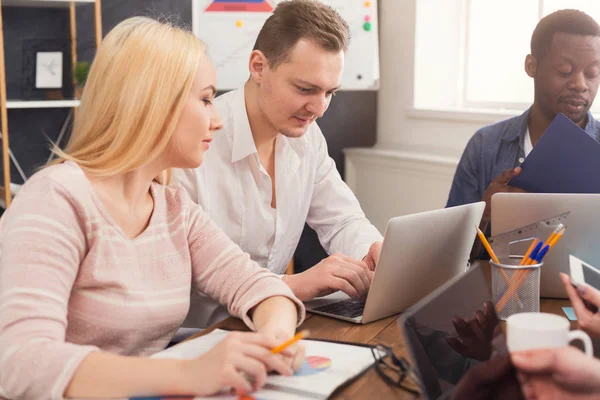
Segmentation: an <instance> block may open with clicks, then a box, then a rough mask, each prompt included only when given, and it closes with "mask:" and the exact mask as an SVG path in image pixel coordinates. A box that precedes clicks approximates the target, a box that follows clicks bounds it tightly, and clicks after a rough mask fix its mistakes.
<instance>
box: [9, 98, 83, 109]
mask: <svg viewBox="0 0 600 400" xmlns="http://www.w3.org/2000/svg"><path fill="white" fill-rule="evenodd" d="M79 103H80V102H79V100H8V101H7V102H6V108H8V109H9V110H10V109H20V108H73V107H79Z"/></svg>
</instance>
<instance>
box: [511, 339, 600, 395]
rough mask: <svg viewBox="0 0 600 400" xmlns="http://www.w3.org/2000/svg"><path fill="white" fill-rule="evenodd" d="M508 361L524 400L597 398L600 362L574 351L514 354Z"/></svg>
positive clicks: (599, 385) (564, 349)
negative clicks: (516, 373)
mask: <svg viewBox="0 0 600 400" xmlns="http://www.w3.org/2000/svg"><path fill="white" fill-rule="evenodd" d="M511 361H512V363H513V365H514V366H515V368H516V369H517V372H518V375H517V376H518V378H519V381H520V382H521V388H522V390H523V394H524V395H525V398H526V399H527V400H534V399H535V400H537V399H561V400H562V399H592V398H594V399H597V398H599V397H600V361H598V360H596V359H595V358H593V357H589V356H586V355H585V354H584V353H582V352H581V351H580V350H577V349H576V348H574V347H569V346H566V347H560V348H554V349H541V350H531V351H522V352H515V353H512V354H511Z"/></svg>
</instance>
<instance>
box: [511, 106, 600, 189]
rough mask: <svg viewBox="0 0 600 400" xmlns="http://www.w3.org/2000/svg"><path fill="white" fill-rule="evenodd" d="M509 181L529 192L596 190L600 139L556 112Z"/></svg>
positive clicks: (598, 187)
mask: <svg viewBox="0 0 600 400" xmlns="http://www.w3.org/2000/svg"><path fill="white" fill-rule="evenodd" d="M521 167H522V168H523V170H522V171H521V173H520V174H519V175H517V176H516V177H514V178H513V179H511V181H510V182H509V185H511V186H516V187H519V188H521V189H525V190H527V191H528V192H532V193H600V178H599V177H598V173H599V172H600V143H598V142H597V141H596V140H595V139H594V138H592V137H591V136H590V135H588V134H587V133H586V131H584V130H583V129H581V128H580V127H579V126H577V124H575V123H574V122H573V121H571V120H570V119H569V118H567V117H566V116H565V115H564V114H558V115H557V116H556V118H554V121H552V123H551V124H550V126H549V127H548V129H547V130H546V132H545V133H544V135H543V136H542V138H541V139H540V141H539V142H538V143H537V144H536V145H535V147H534V148H533V150H531V152H530V153H529V155H528V156H527V158H526V159H525V161H524V162H523V164H521Z"/></svg>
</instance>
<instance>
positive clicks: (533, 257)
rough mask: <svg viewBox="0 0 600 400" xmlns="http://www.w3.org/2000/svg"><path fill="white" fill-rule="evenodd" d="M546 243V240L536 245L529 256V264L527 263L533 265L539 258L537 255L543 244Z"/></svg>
mask: <svg viewBox="0 0 600 400" xmlns="http://www.w3.org/2000/svg"><path fill="white" fill-rule="evenodd" d="M543 245H544V242H542V241H540V242H539V243H538V244H537V246H535V249H533V251H532V252H531V255H530V256H529V260H527V264H525V265H532V264H533V263H534V262H535V260H537V256H538V254H539V252H540V251H541V250H542V246H543Z"/></svg>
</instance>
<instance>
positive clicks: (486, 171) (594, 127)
mask: <svg viewBox="0 0 600 400" xmlns="http://www.w3.org/2000/svg"><path fill="white" fill-rule="evenodd" d="M530 110H531V109H528V110H527V111H525V112H524V113H523V114H522V115H520V116H518V117H513V118H509V119H507V120H504V121H500V122H498V123H495V124H493V125H488V126H485V127H483V128H481V129H479V130H478V131H477V132H475V135H473V137H472V138H471V140H469V143H467V147H466V148H465V151H464V153H463V155H462V157H461V158H460V162H459V163H458V166H457V167H456V173H455V174H454V180H453V181H452V187H451V188H450V195H449V196H448V202H447V203H446V207H451V206H458V205H462V204H467V203H473V202H476V201H480V200H481V198H482V197H483V192H484V191H485V189H487V187H488V186H489V184H490V183H491V182H492V181H493V180H494V178H496V177H497V176H498V175H500V174H501V173H502V172H504V171H505V170H507V169H511V168H516V167H518V166H520V165H521V164H522V163H523V161H525V151H524V144H523V143H524V139H525V133H526V132H527V122H528V120H529V112H530ZM585 131H586V132H587V133H588V134H589V135H590V136H591V137H593V138H594V139H596V140H598V141H600V123H599V122H598V121H597V120H595V119H594V117H592V114H591V113H589V112H588V123H587V125H586V126H585Z"/></svg>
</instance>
